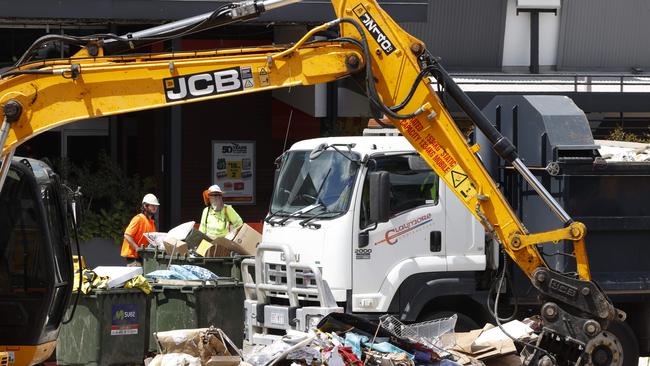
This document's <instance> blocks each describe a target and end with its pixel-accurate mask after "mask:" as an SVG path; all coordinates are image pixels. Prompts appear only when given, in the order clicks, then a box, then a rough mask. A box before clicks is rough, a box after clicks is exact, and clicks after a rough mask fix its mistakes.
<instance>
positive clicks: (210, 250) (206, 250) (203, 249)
mask: <svg viewBox="0 0 650 366" xmlns="http://www.w3.org/2000/svg"><path fill="white" fill-rule="evenodd" d="M216 251H217V247H216V246H215V245H214V244H213V243H210V242H209V241H207V240H202V241H201V243H199V246H197V247H196V249H195V252H196V254H198V255H200V256H202V257H214V256H215V253H216Z"/></svg>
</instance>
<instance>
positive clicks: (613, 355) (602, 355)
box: [586, 321, 639, 366]
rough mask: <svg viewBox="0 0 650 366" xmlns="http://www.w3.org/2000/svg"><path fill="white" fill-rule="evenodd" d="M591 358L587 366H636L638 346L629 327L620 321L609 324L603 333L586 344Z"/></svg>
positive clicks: (637, 362)
mask: <svg viewBox="0 0 650 366" xmlns="http://www.w3.org/2000/svg"><path fill="white" fill-rule="evenodd" d="M587 350H588V351H589V352H591V358H590V359H589V360H587V363H586V364H587V365H589V366H637V365H638V364H639V344H638V343H637V340H636V336H635V335H634V332H633V331H632V328H630V326H629V325H627V323H625V322H621V321H613V322H611V323H610V325H609V327H608V328H607V330H606V331H603V332H602V333H600V334H599V335H597V336H596V337H595V338H594V339H592V340H591V341H590V342H589V343H587Z"/></svg>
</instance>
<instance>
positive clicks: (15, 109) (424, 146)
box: [0, 0, 622, 364]
mask: <svg viewBox="0 0 650 366" xmlns="http://www.w3.org/2000/svg"><path fill="white" fill-rule="evenodd" d="M283 1H284V2H287V3H290V2H294V1H292V0H267V1H266V2H263V1H262V2H255V1H248V2H245V3H235V4H234V5H232V7H231V8H230V9H231V10H230V11H231V19H230V20H231V21H232V18H234V16H233V15H232V14H235V13H236V9H239V8H243V7H244V6H246V7H248V9H249V10H250V9H251V6H252V7H253V8H255V7H257V8H263V7H264V6H266V8H272V7H278V6H280V5H282V4H281V3H282V2H283ZM332 4H333V6H334V9H335V12H336V15H337V19H336V20H333V21H331V22H328V23H326V24H323V25H321V26H319V27H316V28H314V29H312V30H311V31H310V32H309V33H307V34H306V35H305V36H304V37H303V38H302V39H300V40H299V41H298V42H297V43H295V44H293V45H292V46H291V47H261V48H245V49H231V50H213V51H201V52H198V51H197V52H179V53H164V54H146V55H134V54H128V55H122V56H111V55H109V53H110V50H109V47H108V46H112V45H115V44H121V43H124V44H128V43H130V42H135V41H137V40H138V38H137V37H130V38H129V39H120V37H113V38H110V39H102V38H97V39H86V40H84V41H86V44H85V45H84V47H83V48H82V50H81V51H80V52H79V53H78V54H77V55H76V56H75V57H72V58H69V59H61V60H47V61H39V62H31V63H24V64H21V65H18V66H17V67H16V68H14V69H12V70H10V71H9V72H7V73H5V74H4V75H3V76H2V79H0V106H2V110H1V111H0V116H1V117H2V120H3V126H2V130H0V138H1V140H0V145H1V146H2V156H3V157H11V156H12V154H13V151H14V150H15V148H16V147H17V146H18V145H20V144H21V143H22V142H24V141H26V140H28V139H30V138H31V137H33V136H35V135H37V134H39V133H41V132H44V131H47V130H49V129H51V128H53V127H57V126H60V125H63V124H66V123H71V122H75V121H79V120H84V119H88V118H92V117H98V116H108V115H115V114H120V113H126V112H133V111H138V110H144V109H154V108H160V107H166V106H171V105H179V104H185V103H192V102H200V101H203V100H208V99H214V98H223V97H228V96H232V95H239V94H246V93H254V92H258V91H265V90H270V89H275V88H281V87H291V86H297V85H309V84H317V83H324V82H329V81H332V80H335V79H338V78H342V77H346V76H349V75H352V74H357V76H356V77H363V78H364V79H365V86H366V89H367V90H366V91H367V94H368V98H369V99H370V101H371V102H372V103H373V104H374V105H375V106H376V107H377V108H378V109H379V110H380V111H381V112H383V113H384V115H385V116H386V117H387V118H388V119H390V120H391V121H392V122H393V124H394V125H395V126H396V127H397V128H398V129H399V130H400V131H401V132H402V133H403V135H404V136H405V137H406V138H407V139H408V140H409V141H410V143H411V144H412V145H413V146H414V147H415V149H416V150H417V151H418V152H419V153H420V155H421V156H422V157H423V158H424V159H425V160H426V161H427V163H428V164H429V165H430V166H431V167H432V168H433V170H434V171H435V172H436V173H437V174H438V175H439V176H440V177H441V178H442V179H443V180H444V181H445V183H447V185H448V186H449V187H450V188H451V189H452V190H453V191H454V193H455V194H456V195H457V196H458V197H459V198H460V200H461V201H462V202H463V203H464V204H465V206H466V207H467V209H469V210H470V211H471V212H472V213H473V214H474V215H475V216H476V217H477V218H478V219H479V220H480V222H481V223H482V224H483V225H484V226H485V227H486V230H487V231H488V232H489V233H490V234H492V236H493V238H494V240H496V241H497V242H498V243H499V244H501V245H502V247H503V249H504V251H505V252H506V253H507V254H508V255H509V256H510V257H511V258H512V260H513V261H514V262H515V263H516V264H517V265H518V266H519V267H520V268H521V269H522V270H523V272H524V273H525V274H526V275H527V276H528V277H529V278H530V279H531V281H532V283H533V284H534V286H535V287H536V288H537V289H538V290H539V291H540V292H541V294H542V295H543V296H544V298H546V299H548V300H552V301H554V302H548V303H545V304H544V305H543V307H542V317H543V319H544V325H545V328H544V329H545V330H544V332H545V333H544V334H545V335H546V337H547V338H548V339H555V338H557V337H558V336H560V338H559V339H561V341H560V342H559V343H562V344H560V345H557V344H555V343H557V342H555V343H554V342H551V341H548V342H547V344H550V346H549V347H551V348H553V347H556V348H558V347H559V348H561V347H563V346H566V340H567V339H568V340H570V341H571V342H574V343H575V344H576V347H578V349H580V347H582V349H584V345H585V344H586V342H588V341H589V339H591V338H592V337H594V336H595V335H596V334H597V333H599V332H600V331H601V330H602V329H605V328H606V327H607V324H608V322H609V321H613V320H615V319H616V318H617V317H620V316H622V315H620V314H622V313H620V312H618V311H617V310H616V309H615V308H614V307H613V305H612V304H611V302H610V301H609V299H608V298H607V296H606V295H605V294H604V293H603V292H602V291H601V290H600V289H599V288H598V286H597V285H596V284H595V283H593V282H592V281H591V277H590V273H589V265H588V260H587V255H586V250H585V244H584V237H585V233H586V229H585V227H584V225H582V224H581V223H579V222H574V221H573V220H572V219H571V218H570V217H569V215H567V214H566V212H564V210H563V209H562V208H561V207H560V206H559V204H558V203H557V202H556V201H555V200H554V199H553V198H552V197H551V196H550V194H549V193H548V192H547V191H546V190H545V189H544V187H543V186H542V185H541V184H540V183H539V182H538V181H537V180H536V178H535V177H534V176H533V175H532V174H531V173H530V171H528V169H527V168H526V167H525V166H524V164H523V163H521V161H520V160H519V159H518V157H517V152H516V150H515V149H514V147H513V146H512V144H511V143H510V142H509V141H508V140H507V139H506V138H504V137H503V136H502V135H501V134H500V133H499V132H498V131H497V130H496V129H495V128H494V127H493V126H492V125H491V124H490V122H489V121H488V120H487V119H486V117H485V116H484V115H483V114H482V113H481V112H480V111H479V110H478V108H477V107H476V106H475V105H474V104H473V103H472V102H471V100H470V99H469V98H468V97H467V96H466V95H465V94H464V93H463V92H462V90H461V89H460V88H459V87H458V85H456V84H455V83H454V81H453V80H452V78H451V77H449V75H448V74H447V73H446V71H445V70H444V68H443V67H442V65H440V64H439V63H438V62H437V60H436V59H435V58H434V57H432V55H430V54H429V52H428V51H427V49H426V46H425V45H424V43H423V42H421V41H420V40H418V39H416V38H415V37H413V36H411V35H409V34H408V33H407V32H405V31H404V30H403V29H402V28H401V27H400V26H399V25H398V24H397V23H396V22H395V21H394V20H393V19H391V17H390V16H389V15H388V14H387V13H386V12H384V11H383V10H382V9H381V8H380V6H379V5H378V4H377V2H376V1H374V0H332ZM233 9H234V10H233ZM258 10H259V9H258ZM252 13H254V11H252V12H251V11H248V12H247V13H246V14H244V16H243V17H242V18H246V17H251V16H253V15H254V14H253V15H251V14H252ZM213 15H214V14H213ZM212 18H216V17H215V16H211V17H210V19H212ZM333 27H338V28H339V31H340V35H339V37H338V38H336V39H330V40H327V41H313V40H312V38H313V35H314V34H315V33H316V32H319V31H322V30H326V29H330V28H333ZM167 30H168V29H167ZM163 33H164V32H163ZM116 38H117V39H116ZM430 78H435V79H436V81H437V84H438V85H440V86H441V87H443V88H444V89H445V92H446V93H448V94H449V95H451V96H452V97H453V98H454V99H455V100H456V102H457V103H458V104H459V105H460V106H461V108H462V109H463V110H464V111H465V112H466V113H467V115H468V116H469V117H470V118H471V119H472V120H473V121H474V123H475V124H476V126H477V127H478V128H479V129H480V130H481V131H483V133H484V134H485V135H486V136H487V137H488V139H489V140H490V141H491V143H492V144H493V146H492V147H493V148H494V150H495V151H496V153H497V154H499V155H500V156H501V157H502V158H503V159H505V160H506V161H508V162H510V163H511V164H512V165H513V166H514V168H515V169H516V170H518V171H519V172H520V173H521V174H522V175H523V176H524V178H525V179H526V180H527V182H528V183H529V184H530V185H531V186H532V187H533V188H534V189H535V190H536V191H537V192H538V193H539V194H540V195H541V196H542V198H543V199H544V201H545V202H547V204H548V205H549V207H550V209H551V210H552V212H554V213H555V214H556V215H557V216H558V218H559V225H558V226H559V228H558V229H557V230H553V231H550V232H544V233H529V232H528V230H527V229H526V228H525V227H524V225H523V224H522V223H521V222H520V221H519V220H518V218H517V216H516V215H515V213H514V212H513V210H512V209H511V207H510V206H509V205H508V203H507V201H506V199H505V198H504V196H503V195H502V194H501V192H500V191H499V189H498V187H497V186H496V184H495V182H494V181H493V180H492V178H491V177H490V175H489V174H488V172H487V171H486V169H485V168H484V166H483V165H482V163H481V162H480V160H479V159H478V158H477V152H478V150H479V148H480V147H479V146H477V145H473V146H469V145H468V143H467V142H466V139H465V137H464V135H463V134H462V133H461V132H460V130H459V129H458V127H457V126H456V124H455V122H454V121H453V119H452V118H451V116H450V113H449V111H447V109H446V108H445V106H444V105H443V103H442V102H441V100H440V98H439V96H438V93H437V92H436V91H435V90H434V86H433V85H432V84H431V80H430ZM7 160H10V159H5V161H7ZM0 178H1V177H0ZM1 182H2V180H1V179H0V185H1ZM561 240H570V241H572V242H573V243H574V250H575V256H576V264H577V271H578V276H572V275H567V274H563V273H558V272H556V271H554V270H551V269H549V268H548V266H547V265H546V263H545V261H544V259H543V258H542V256H541V255H540V252H539V251H538V248H537V245H539V244H543V243H557V242H559V241H561ZM544 334H543V337H544ZM554 337H555V338H554ZM551 343H552V344H551ZM547 344H544V345H547ZM537 350H538V352H535V353H534V354H533V355H532V356H531V359H530V360H529V361H530V363H535V364H536V363H537V362H541V361H544V360H545V359H548V360H549V361H555V362H559V361H558V360H557V355H558V354H560V353H562V350H555V349H554V350H552V351H548V350H546V351H545V350H541V349H537ZM578 355H580V352H578ZM574 361H575V360H574Z"/></svg>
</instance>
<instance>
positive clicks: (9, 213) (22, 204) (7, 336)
mask: <svg viewBox="0 0 650 366" xmlns="http://www.w3.org/2000/svg"><path fill="white" fill-rule="evenodd" d="M66 201H67V195H66V194H65V192H64V187H63V186H62V184H61V182H60V180H59V177H58V176H57V175H56V174H54V172H53V171H52V170H51V169H50V168H49V167H48V166H47V165H46V164H45V163H43V162H41V161H38V160H34V159H25V158H18V157H16V158H14V159H13V160H12V163H11V166H10V167H9V170H8V172H7V176H6V179H5V182H4V185H3V186H2V191H1V192H0V252H1V253H2V255H1V256H0V261H2V263H0V347H2V348H5V349H6V350H10V349H15V350H17V351H18V352H21V350H23V349H33V348H34V347H36V348H38V347H39V346H40V345H43V344H47V343H51V342H53V341H55V340H56V337H57V335H58V331H59V326H60V324H61V321H62V318H63V317H64V314H65V312H66V308H67V306H68V302H69V300H70V296H71V292H72V286H73V273H74V272H73V267H72V252H71V247H70V240H69V234H68V232H69V230H68V221H67V215H66ZM49 352H50V353H51V351H49ZM48 355H49V354H48ZM15 356H16V358H21V357H19V355H15ZM41 356H43V355H41ZM45 357H47V356H45Z"/></svg>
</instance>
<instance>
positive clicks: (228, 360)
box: [205, 356, 241, 366]
mask: <svg viewBox="0 0 650 366" xmlns="http://www.w3.org/2000/svg"><path fill="white" fill-rule="evenodd" d="M240 362H241V357H239V356H212V357H210V358H209V359H208V362H206V363H205V364H206V365H207V366H238V365H239V363H240Z"/></svg>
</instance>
